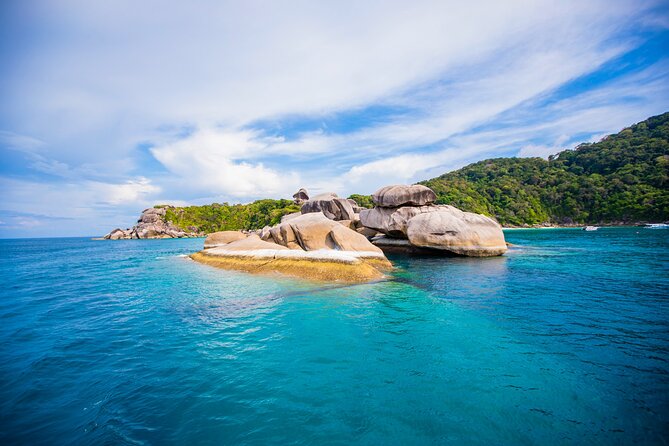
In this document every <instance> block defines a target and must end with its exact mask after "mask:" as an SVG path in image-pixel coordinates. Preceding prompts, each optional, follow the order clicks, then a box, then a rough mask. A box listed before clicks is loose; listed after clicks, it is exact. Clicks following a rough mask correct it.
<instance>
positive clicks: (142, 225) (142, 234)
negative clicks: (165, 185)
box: [104, 207, 203, 240]
mask: <svg viewBox="0 0 669 446" xmlns="http://www.w3.org/2000/svg"><path fill="white" fill-rule="evenodd" d="M166 212H167V207H157V208H155V207H154V208H149V209H144V211H142V215H141V216H140V217H139V219H138V220H137V224H136V225H135V226H133V227H132V228H129V229H118V228H117V229H114V230H113V231H111V232H110V233H109V234H107V235H105V236H104V238H105V239H107V240H121V239H146V238H181V237H200V236H202V235H203V234H199V233H197V232H184V231H182V230H181V229H179V228H178V227H176V226H175V225H174V224H172V222H168V221H165V213H166Z"/></svg>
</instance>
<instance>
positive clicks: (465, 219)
mask: <svg viewBox="0 0 669 446" xmlns="http://www.w3.org/2000/svg"><path fill="white" fill-rule="evenodd" d="M407 237H408V239H409V243H411V244H412V245H413V246H417V247H421V248H434V249H441V250H445V251H449V252H452V253H455V254H460V255H465V256H472V257H488V256H498V255H501V254H504V253H505V252H506V249H507V247H506V243H505V241H504V233H503V232H502V229H501V227H500V226H499V225H498V224H497V222H495V221H494V220H492V219H491V218H488V217H486V216H484V215H480V214H474V213H472V212H462V211H461V210H460V209H457V208H454V207H453V206H439V209H438V210H437V211H436V212H429V213H424V214H420V215H417V216H415V217H414V218H412V219H410V220H409V222H408V225H407Z"/></svg>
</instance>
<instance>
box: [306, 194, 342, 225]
mask: <svg viewBox="0 0 669 446" xmlns="http://www.w3.org/2000/svg"><path fill="white" fill-rule="evenodd" d="M351 201H352V200H351ZM301 212H302V213H303V214H309V213H312V212H322V213H323V214H324V215H325V216H326V217H327V218H329V219H330V220H353V219H354V218H355V212H354V210H353V206H352V205H351V202H350V201H349V200H348V199H346V198H339V197H338V196H337V194H335V193H333V192H327V193H324V194H319V195H316V196H315V197H313V198H311V199H310V200H309V201H306V202H305V203H304V204H302V209H301Z"/></svg>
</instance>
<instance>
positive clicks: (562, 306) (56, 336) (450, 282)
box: [0, 228, 669, 445]
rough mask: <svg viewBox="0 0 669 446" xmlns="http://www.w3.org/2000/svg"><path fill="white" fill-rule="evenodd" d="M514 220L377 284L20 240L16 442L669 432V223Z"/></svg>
mask: <svg viewBox="0 0 669 446" xmlns="http://www.w3.org/2000/svg"><path fill="white" fill-rule="evenodd" d="M506 236H507V241H509V242H511V243H514V244H517V245H519V246H518V247H516V248H514V249H513V250H510V251H509V253H508V254H507V255H505V256H503V257H499V258H493V259H465V258H447V259H439V258H419V257H402V256H396V257H393V258H392V260H393V261H394V262H395V264H396V265H397V266H398V267H399V268H398V269H397V271H396V272H395V273H394V277H393V280H390V281H387V282H381V283H374V284H367V285H358V286H321V285H314V284H308V283H301V282H299V281H295V280H292V279H285V278H278V277H277V278H271V277H257V276H250V275H246V274H243V273H236V272H229V271H222V270H217V269H214V268H211V267H207V266H203V265H199V264H196V263H194V262H192V261H190V260H188V259H187V258H186V257H184V256H183V255H184V254H187V253H190V252H193V251H195V250H198V249H199V247H200V246H201V244H202V240H201V239H191V240H146V241H117V242H106V241H92V240H88V239H39V240H38V239H35V240H1V241H0V285H1V288H0V443H2V444H8V443H10V444H11V443H24V444H102V443H108V444H125V443H127V444H163V443H168V444H169V443H171V444H286V443H293V444H351V443H357V444H374V445H377V444H403V445H404V444H435V443H436V444H443V443H449V442H450V443H453V444H463V443H464V444H509V445H517V444H633V443H634V444H666V443H667V442H669V440H668V438H667V436H666V434H665V432H669V296H668V294H669V293H668V291H667V290H669V231H668V230H648V229H639V228H603V229H600V230H599V231H597V232H584V231H579V230H574V229H564V230H523V231H508V232H506Z"/></svg>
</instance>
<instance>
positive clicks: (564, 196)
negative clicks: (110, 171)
mask: <svg viewBox="0 0 669 446" xmlns="http://www.w3.org/2000/svg"><path fill="white" fill-rule="evenodd" d="M420 184H424V185H426V186H428V187H431V188H432V189H433V190H434V191H435V192H436V194H437V197H438V200H437V203H440V204H451V205H453V206H456V207H458V208H460V209H462V210H466V211H471V212H477V213H481V214H486V215H490V216H494V217H495V218H496V219H497V220H498V221H499V222H500V223H501V224H502V225H507V226H529V225H541V224H601V223H636V222H660V221H667V220H669V113H665V114H663V115H660V116H655V117H652V118H649V119H647V120H645V121H643V122H640V123H638V124H635V125H633V126H631V127H629V128H626V129H624V130H622V131H621V132H620V133H617V134H615V135H610V136H608V137H606V138H604V139H603V140H601V141H599V142H597V143H586V144H581V145H579V146H577V147H576V148H575V149H574V150H565V151H563V152H560V153H558V154H557V155H554V156H551V157H549V159H548V160H545V159H542V158H496V159H488V160H484V161H480V162H477V163H474V164H471V165H469V166H466V167H464V168H462V169H459V170H457V171H454V172H450V173H447V174H444V175H442V176H440V177H437V178H433V179H431V180H427V181H423V182H421V183H420ZM349 198H351V199H353V200H355V202H356V203H358V205H359V206H361V207H365V208H371V207H373V203H372V198H371V196H369V195H359V194H353V195H351V196H350V197H349ZM160 207H167V208H168V209H167V212H166V215H165V220H167V221H171V222H172V223H174V224H175V225H176V226H178V227H179V228H181V229H182V230H184V231H188V232H204V233H209V232H215V231H224V230H240V229H260V228H262V227H264V226H266V225H270V226H272V225H275V224H277V223H278V222H279V221H280V220H281V217H282V216H284V215H286V214H289V213H292V212H298V211H299V210H300V208H299V206H298V205H296V204H294V203H293V202H292V201H291V200H258V201H255V202H253V203H249V204H233V205H231V204H228V203H222V204H219V203H214V204H210V205H204V206H187V207H168V206H166V205H160Z"/></svg>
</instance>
